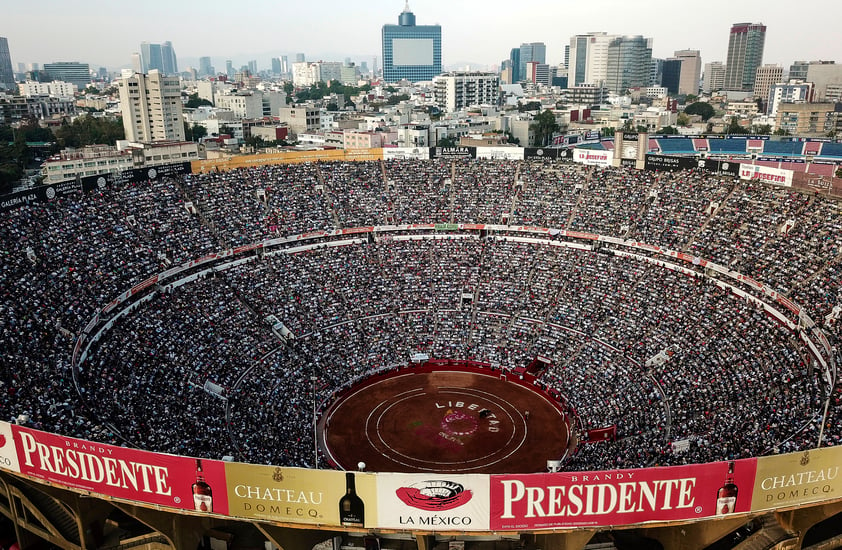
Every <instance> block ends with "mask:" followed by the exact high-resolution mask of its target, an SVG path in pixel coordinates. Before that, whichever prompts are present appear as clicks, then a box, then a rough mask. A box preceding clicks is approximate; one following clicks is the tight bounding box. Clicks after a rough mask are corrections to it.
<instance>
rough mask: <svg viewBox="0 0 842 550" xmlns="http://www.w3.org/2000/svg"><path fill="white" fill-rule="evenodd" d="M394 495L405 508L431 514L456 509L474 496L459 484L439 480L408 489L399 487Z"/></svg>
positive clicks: (425, 482) (421, 483)
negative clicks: (430, 512)
mask: <svg viewBox="0 0 842 550" xmlns="http://www.w3.org/2000/svg"><path fill="white" fill-rule="evenodd" d="M395 494H396V495H398V498H399V499H401V502H403V503H404V504H406V505H407V506H412V507H413V508H418V509H419V510H428V511H432V512H441V511H445V510H452V509H454V508H458V507H459V506H462V505H463V504H466V503H467V502H468V501H470V500H471V498H472V497H473V496H474V494H473V492H471V491H470V490H467V489H465V488H464V487H463V486H462V485H460V484H459V483H454V482H452V481H446V480H440V479H432V480H428V481H422V482H420V483H415V484H414V485H410V486H409V487H401V488H400V489H398V490H397V491H395Z"/></svg>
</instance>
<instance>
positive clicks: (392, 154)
mask: <svg viewBox="0 0 842 550" xmlns="http://www.w3.org/2000/svg"><path fill="white" fill-rule="evenodd" d="M429 158H430V148H429V147H384V148H383V160H394V159H413V160H429Z"/></svg>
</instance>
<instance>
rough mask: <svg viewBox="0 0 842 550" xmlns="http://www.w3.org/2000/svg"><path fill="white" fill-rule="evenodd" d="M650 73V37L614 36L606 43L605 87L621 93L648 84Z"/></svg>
mask: <svg viewBox="0 0 842 550" xmlns="http://www.w3.org/2000/svg"><path fill="white" fill-rule="evenodd" d="M651 73H652V39H651V38H644V37H642V36H640V35H637V36H616V37H614V38H612V39H611V40H610V41H609V43H608V59H607V67H606V78H605V87H606V88H608V89H609V90H611V91H613V92H616V93H622V92H623V91H624V90H627V89H628V88H639V87H645V86H648V85H649V83H650V79H651V76H650V75H651Z"/></svg>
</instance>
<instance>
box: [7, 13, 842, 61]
mask: <svg viewBox="0 0 842 550" xmlns="http://www.w3.org/2000/svg"><path fill="white" fill-rule="evenodd" d="M770 5H771V6H772V7H775V6H777V7H779V8H780V9H770ZM409 6H410V8H411V9H412V11H413V12H414V13H415V15H416V17H417V23H418V24H419V25H433V24H440V25H441V26H442V63H443V65H445V66H455V65H462V64H466V63H471V64H474V65H475V66H476V68H488V67H492V66H498V65H499V63H500V62H501V61H502V60H503V59H506V58H507V57H508V54H509V51H510V50H511V48H512V47H515V46H517V45H518V44H520V43H523V42H544V43H545V44H546V45H547V62H548V63H550V64H553V65H556V64H558V63H560V62H562V61H563V56H564V46H565V44H568V43H569V40H570V37H571V36H573V35H576V34H583V33H587V32H591V31H605V32H608V33H609V34H623V35H638V34H639V35H643V36H645V37H651V38H652V39H653V52H652V55H653V57H657V58H666V57H671V56H672V55H673V52H674V51H676V50H682V49H697V50H700V51H701V57H702V60H703V62H705V63H707V62H711V61H722V62H725V60H726V53H727V47H728V38H729V29H730V28H731V25H732V24H733V23H735V22H739V21H746V22H752V23H763V24H764V25H766V26H767V28H768V33H767V41H766V48H765V53H764V58H763V63H766V64H769V63H771V64H780V65H783V66H784V67H788V65H789V64H790V63H791V62H792V61H795V60H813V59H825V60H838V61H842V43H839V42H838V41H836V40H834V36H835V33H836V29H835V28H834V25H835V22H836V21H837V17H836V16H838V15H842V4H839V3H838V2H836V1H835V0H818V1H816V2H813V3H812V4H811V10H810V17H809V18H807V17H805V18H804V21H803V22H801V21H798V20H797V19H795V18H793V17H792V15H793V14H792V12H791V9H790V10H785V9H784V7H785V5H784V4H783V2H779V1H773V0H767V1H765V2H763V1H758V0H742V1H741V2H739V3H734V2H725V1H724V0H711V1H710V2H707V3H706V4H705V7H704V8H692V9H690V10H683V9H682V10H679V9H676V7H675V6H674V5H673V4H669V6H670V7H671V8H673V9H672V12H671V13H665V10H664V7H663V6H664V3H663V2H655V1H653V0H635V1H634V2H628V1H626V2H624V1H622V0H595V1H593V2H589V3H573V2H556V3H552V4H550V3H547V2H542V1H539V0H526V1H525V2H520V3H518V4H517V6H516V9H513V8H512V4H511V3H509V2H506V3H504V2H500V1H499V0H486V1H483V2H480V1H478V0H465V1H464V2H463V3H462V5H461V6H460V9H458V10H454V9H453V7H452V2H445V1H444V0H411V1H410V3H409ZM249 8H250V9H249V10H248V11H247V12H236V11H232V9H231V5H230V4H229V3H222V2H217V1H209V2H203V3H201V4H200V3H197V2H184V3H181V2H179V3H172V2H166V3H165V2H163V1H162V0H150V1H149V2H147V3H146V4H144V9H143V10H132V11H128V10H126V9H125V4H120V3H114V2H106V1H104V0H92V1H91V2H88V3H87V4H86V10H85V12H84V13H80V12H79V11H78V8H76V7H74V6H72V5H70V4H68V3H65V2H58V1H57V0H47V2H46V6H44V5H42V4H39V5H38V6H37V7H36V6H35V5H34V4H31V3H13V4H11V5H9V6H6V7H5V8H4V12H6V15H7V17H6V18H5V19H6V21H8V22H11V23H12V24H11V25H9V26H8V27H6V28H3V29H2V30H0V35H2V36H6V37H7V38H8V39H9V48H10V52H11V57H12V61H13V64H14V66H15V67H17V64H18V63H32V62H35V63H41V64H44V63H48V62H53V61H81V62H87V63H89V64H90V65H91V66H94V67H98V66H106V67H108V68H110V69H116V68H120V67H130V66H131V54H132V53H133V52H136V51H138V48H139V45H140V43H141V42H146V41H148V42H163V41H165V40H171V41H172V43H173V46H174V47H175V49H176V50H177V51H178V54H179V59H180V60H181V59H183V60H185V61H186V62H187V63H184V64H183V66H182V67H181V68H182V70H183V69H184V68H186V67H187V65H188V64H190V65H192V66H194V67H197V66H198V62H197V61H196V60H198V58H199V57H203V56H210V57H211V58H212V59H213V62H214V64H215V65H216V66H217V69H219V67H220V66H221V65H222V63H220V62H219V61H220V60H223V59H233V60H235V63H234V64H235V66H239V65H241V64H245V62H246V61H247V60H250V59H257V60H258V65H259V67H260V68H261V69H268V68H269V66H270V61H269V60H270V58H271V57H275V56H278V55H283V54H288V53H292V52H304V53H305V54H306V56H307V59H324V60H326V61H333V60H343V59H344V58H346V57H351V58H353V59H371V58H372V57H375V56H377V57H378V58H379V57H380V50H381V47H380V29H381V27H382V25H383V24H387V23H392V22H393V21H395V20H396V18H397V16H398V14H400V12H401V11H402V10H403V8H404V0H371V1H369V2H367V3H366V5H365V9H364V10H362V9H360V6H359V5H356V4H353V3H348V2H339V1H338V0H325V1H324V2H320V3H318V4H313V3H309V4H308V3H304V4H301V5H296V6H295V10H294V12H293V10H292V9H290V7H289V6H287V5H283V4H280V3H277V2H271V1H269V0H259V1H256V2H252V3H250V4H249ZM45 13H49V14H50V17H44V14H45ZM496 14H500V15H496ZM816 14H824V15H823V16H819V17H816ZM252 19H253V20H254V22H253V21H252ZM266 21H273V22H275V24H274V25H268V24H266V23H265V22H266ZM255 22H257V23H255ZM316 25H317V28H318V32H313V29H314V26H316ZM86 28H88V29H91V31H90V32H86V31H85V30H84V29H86ZM217 28H220V29H224V32H222V33H221V34H220V32H219V31H218V29H217ZM32 29H38V30H39V31H40V32H32ZM261 29H262V30H261ZM45 37H48V38H45ZM472 68H473V67H472Z"/></svg>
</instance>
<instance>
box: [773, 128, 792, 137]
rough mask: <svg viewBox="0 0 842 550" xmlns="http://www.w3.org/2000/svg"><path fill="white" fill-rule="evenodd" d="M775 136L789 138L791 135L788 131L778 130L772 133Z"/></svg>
mask: <svg viewBox="0 0 842 550" xmlns="http://www.w3.org/2000/svg"><path fill="white" fill-rule="evenodd" d="M772 134H773V135H775V136H791V135H792V134H790V133H789V131H788V130H784V129H783V128H778V129H777V130H775V131H774V132H773V133H772Z"/></svg>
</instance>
